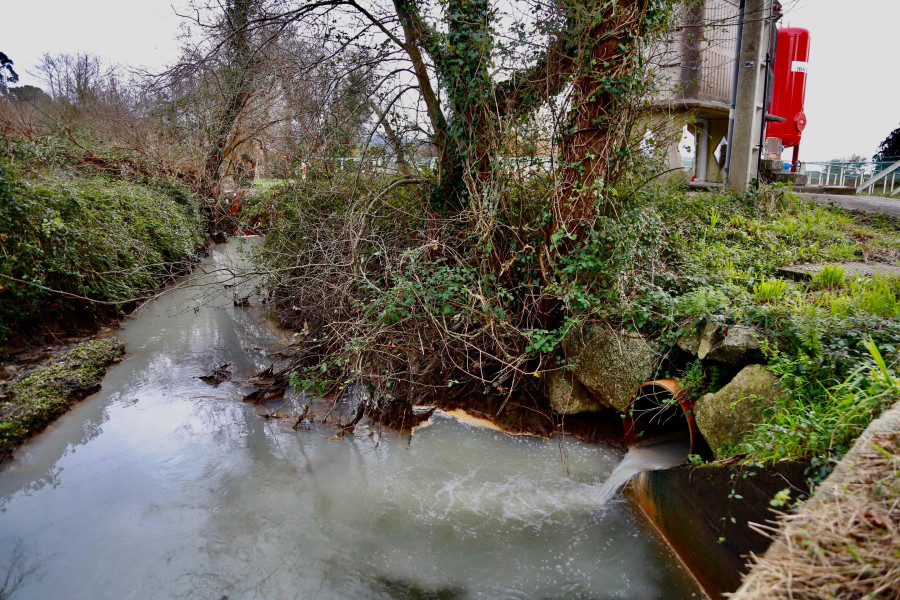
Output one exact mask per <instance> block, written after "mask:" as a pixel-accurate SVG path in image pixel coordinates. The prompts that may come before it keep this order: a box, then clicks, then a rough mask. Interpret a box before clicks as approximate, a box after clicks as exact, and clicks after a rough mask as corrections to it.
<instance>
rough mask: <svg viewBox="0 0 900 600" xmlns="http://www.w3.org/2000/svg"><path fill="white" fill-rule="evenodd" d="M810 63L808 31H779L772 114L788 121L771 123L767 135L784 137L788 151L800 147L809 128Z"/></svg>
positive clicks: (788, 28) (791, 28) (792, 28)
mask: <svg viewBox="0 0 900 600" xmlns="http://www.w3.org/2000/svg"><path fill="white" fill-rule="evenodd" d="M808 61H809V31H808V30H806V29H801V28H800V27H783V28H781V29H779V30H778V46H777V48H776V50H775V69H774V71H775V73H774V77H773V80H772V105H771V106H770V107H769V113H771V114H773V115H777V116H779V117H784V118H785V119H787V121H786V122H784V123H774V122H773V123H769V125H768V127H767V128H766V136H767V137H777V138H781V143H782V144H783V145H784V147H785V148H788V147H790V146H798V145H799V144H800V137H801V136H802V134H803V130H804V129H805V128H806V114H804V112H803V101H804V99H805V97H806V73H807V71H808V66H807V65H808Z"/></svg>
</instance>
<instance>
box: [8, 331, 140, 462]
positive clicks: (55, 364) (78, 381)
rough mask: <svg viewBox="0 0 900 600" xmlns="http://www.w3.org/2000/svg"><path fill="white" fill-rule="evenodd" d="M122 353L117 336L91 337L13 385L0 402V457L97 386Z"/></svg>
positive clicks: (96, 388)
mask: <svg viewBox="0 0 900 600" xmlns="http://www.w3.org/2000/svg"><path fill="white" fill-rule="evenodd" d="M124 353H125V344H123V343H122V342H121V340H118V339H116V338H111V337H110V338H101V339H95V340H90V341H87V342H84V343H82V344H79V345H78V346H76V347H75V348H74V349H72V350H70V351H69V352H67V353H66V354H63V355H62V356H60V357H58V358H56V359H54V360H52V361H50V362H48V363H45V364H42V365H41V366H39V367H37V368H36V369H35V370H34V371H33V372H32V373H31V374H30V375H28V376H27V377H25V378H24V379H22V380H21V381H19V382H18V383H16V384H15V385H13V386H12V387H11V388H10V390H9V391H10V397H9V398H6V399H4V400H3V401H2V402H0V460H2V459H3V458H5V457H7V456H10V455H11V454H12V453H13V451H14V450H15V448H16V447H17V446H18V445H19V444H21V443H22V442H23V441H25V440H26V439H28V438H29V437H31V436H32V435H34V434H35V433H38V432H39V431H41V430H42V429H44V428H45V427H46V426H47V425H48V424H49V423H50V422H52V421H53V420H54V419H56V418H57V417H59V416H60V415H62V414H63V413H65V412H66V411H68V410H69V408H70V406H71V405H72V404H73V403H74V402H76V401H78V400H81V399H82V398H84V397H85V396H87V395H89V394H91V393H93V392H95V391H97V390H98V389H100V380H101V379H102V378H103V375H104V374H105V373H106V370H105V368H106V366H107V365H109V364H110V363H112V362H114V361H116V360H118V359H119V358H121V357H122V355H123V354H124Z"/></svg>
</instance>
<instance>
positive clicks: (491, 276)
mask: <svg viewBox="0 0 900 600" xmlns="http://www.w3.org/2000/svg"><path fill="white" fill-rule="evenodd" d="M550 182H551V179H550V178H545V177H544V176H536V177H532V178H531V179H528V180H526V181H524V182H522V181H515V182H514V181H513V180H511V179H510V180H508V181H505V182H504V183H505V184H506V187H505V188H504V189H503V197H502V201H498V203H497V207H498V208H497V210H496V211H495V212H494V213H493V214H492V219H493V220H492V221H491V223H490V225H491V227H493V228H494V229H493V231H494V232H495V233H494V234H492V235H485V234H484V233H483V232H485V231H491V229H484V223H483V222H482V221H479V219H478V215H468V214H464V215H463V216H461V217H456V218H453V219H437V218H432V219H431V220H429V219H428V218H427V217H425V216H424V215H423V214H422V212H421V211H423V210H426V209H423V207H424V206H427V204H426V201H425V200H424V198H423V194H427V193H428V192H427V190H426V189H421V188H423V186H419V185H414V186H399V187H398V186H395V187H393V188H391V189H389V190H388V191H387V192H379V190H384V185H385V184H386V182H381V181H379V180H378V179H377V178H362V179H357V178H355V177H353V176H342V175H341V174H340V173H311V174H310V177H309V180H308V181H306V182H301V181H295V182H293V183H292V184H291V185H286V186H284V187H282V188H279V189H277V190H276V191H274V192H273V193H272V194H270V196H269V197H268V198H267V199H266V202H264V203H260V204H258V205H257V206H256V207H255V211H256V212H253V210H251V212H250V218H251V220H254V219H256V218H257V216H256V215H258V214H262V213H265V214H266V215H268V216H270V217H271V229H270V232H269V239H268V241H267V244H266V249H265V251H264V257H263V261H264V263H265V264H267V265H268V266H269V267H272V271H271V272H272V284H273V286H274V287H275V289H276V298H277V301H276V306H277V307H278V310H279V313H280V315H281V316H282V317H283V318H285V319H286V320H287V322H288V323H290V324H293V325H294V326H295V327H296V328H297V329H298V330H302V331H304V332H307V333H306V334H305V335H304V341H305V346H304V347H305V349H306V350H307V354H306V355H305V357H304V359H303V360H302V361H301V362H300V363H298V367H297V368H298V373H300V374H299V375H298V377H299V378H301V379H303V380H304V381H307V382H316V385H318V386H319V387H321V388H322V389H326V388H330V389H341V388H343V387H344V386H345V385H346V384H348V383H357V384H359V383H364V384H366V385H369V386H371V388H370V389H372V390H373V392H374V394H373V398H374V401H373V403H374V404H375V405H376V406H377V407H379V408H381V409H387V410H394V409H396V408H397V407H398V406H400V407H402V406H403V405H404V403H406V402H411V401H412V399H413V398H415V399H422V398H425V397H428V396H435V395H441V394H443V395H445V396H446V395H451V396H453V397H457V396H469V397H470V396H471V395H473V394H475V395H479V394H483V395H485V396H498V397H500V398H515V399H516V400H514V401H516V402H525V401H526V399H527V398H529V397H533V398H536V397H540V395H541V394H542V385H543V378H542V377H535V376H534V375H538V376H540V375H541V374H542V373H544V372H545V370H546V369H548V368H550V365H553V364H559V362H558V361H560V360H564V357H562V355H561V353H560V349H559V348H560V342H561V340H562V339H563V337H564V336H565V335H566V334H567V332H569V331H572V330H575V329H576V328H578V327H580V326H581V325H582V324H584V323H587V322H590V321H596V320H600V319H602V320H605V321H607V322H609V323H612V324H620V325H622V326H625V327H627V328H630V329H633V330H638V331H641V332H643V333H644V334H645V335H648V336H650V337H651V338H652V340H653V341H654V343H655V344H656V345H657V348H658V349H659V351H660V353H664V352H665V351H666V349H667V348H670V347H671V346H672V345H673V344H674V341H675V340H676V339H677V338H678V337H679V336H680V335H683V334H684V333H686V332H688V331H691V330H693V329H694V328H696V326H697V324H698V323H702V322H710V321H714V322H717V323H720V324H723V325H728V324H744V325H750V326H752V327H754V328H755V329H756V330H758V331H761V332H764V333H765V336H764V337H765V339H766V342H765V344H764V347H763V351H764V354H765V357H766V359H767V361H768V362H769V368H770V369H771V370H772V371H773V372H775V373H776V374H777V375H778V376H780V377H781V381H782V388H783V390H784V393H783V395H782V397H781V399H780V401H779V403H778V404H777V405H776V406H774V407H772V408H770V409H768V411H767V413H766V415H765V423H764V424H763V425H762V426H760V428H759V430H758V431H755V432H752V434H751V435H749V436H748V437H747V438H746V439H745V440H743V441H742V442H741V443H740V444H737V445H735V446H734V447H733V448H731V451H733V452H734V453H738V452H747V453H749V460H762V461H771V460H777V459H779V458H785V457H789V458H814V457H817V458H816V460H818V461H820V462H822V463H823V464H825V463H827V462H828V461H829V460H830V458H831V457H833V456H838V455H840V454H841V453H842V452H843V451H845V450H846V448H847V444H849V443H850V442H851V441H852V439H854V437H855V436H856V435H857V434H858V432H859V430H860V429H861V428H862V427H864V426H865V424H866V423H868V421H869V420H870V419H871V418H872V417H873V416H875V415H877V414H878V413H879V412H880V410H881V409H882V408H883V407H884V406H885V405H886V404H889V403H890V401H891V400H892V399H893V398H894V397H895V396H894V394H895V392H896V387H893V386H891V385H886V384H884V381H883V377H882V376H881V375H879V373H882V370H881V369H880V367H878V366H877V364H876V362H877V361H876V359H875V358H874V356H875V355H874V354H873V350H872V348H874V349H877V351H880V352H881V354H880V356H883V357H884V361H885V362H884V369H885V370H886V372H888V373H890V372H891V370H892V369H893V368H894V367H893V363H894V362H895V361H896V356H897V354H896V348H897V347H898V345H900V326H898V323H897V321H896V320H895V319H894V317H895V316H896V315H897V314H898V299H900V281H898V280H896V279H892V278H887V277H871V278H847V277H845V275H844V273H843V269H842V268H841V267H839V266H836V265H835V263H836V261H842V260H853V259H856V260H859V259H862V258H864V257H865V258H868V259H869V260H880V261H883V262H893V261H895V260H896V259H897V257H898V256H900V235H898V234H900V227H898V224H897V223H896V222H895V221H892V220H890V219H887V218H880V217H878V218H873V217H870V216H860V215H853V214H850V213H846V212H844V211H840V210H834V209H829V208H824V207H821V206H818V205H815V204H812V203H807V202H803V201H800V200H798V199H797V198H796V197H794V196H792V195H790V194H788V193H786V192H784V191H783V190H782V189H780V188H765V189H763V190H761V191H760V192H751V193H748V194H745V195H742V196H734V195H732V194H728V193H707V194H697V193H688V192H685V191H680V190H679V189H677V188H671V187H664V186H660V187H651V186H644V187H642V188H640V189H635V188H631V187H629V184H627V183H626V184H622V185H620V186H619V187H618V188H617V189H615V190H610V191H609V193H610V194H613V195H615V196H616V197H618V198H620V199H626V200H624V201H623V202H622V208H621V209H620V211H619V212H618V214H617V215H616V216H615V218H613V217H602V216H601V217H598V218H597V219H596V220H595V221H594V222H593V223H592V226H591V227H590V228H589V229H587V230H586V231H585V232H584V234H583V236H582V237H581V238H580V239H579V237H578V236H576V235H574V234H569V233H568V232H566V231H564V230H563V231H558V232H556V233H555V234H554V235H553V236H552V237H551V239H550V241H549V246H547V247H546V248H544V247H542V240H541V237H542V232H543V231H545V229H544V228H545V227H546V224H547V223H548V219H549V214H548V211H549V196H550V195H551V193H552V192H551V189H552V188H551V186H550ZM354 193H358V194H359V195H360V196H361V197H362V198H364V200H357V199H356V198H355V197H354V195H353V194H354ZM561 248H565V251H564V252H557V251H555V250H559V249H561ZM548 249H549V251H548ZM805 261H817V262H822V261H825V262H828V263H831V265H832V266H830V267H829V268H826V269H825V270H824V271H823V274H821V275H819V276H818V277H816V278H814V279H813V280H811V281H808V282H794V281H786V280H782V279H780V278H779V277H778V274H777V269H778V267H780V266H782V265H785V264H793V263H799V262H805ZM296 265H302V268H297V267H296ZM548 306H549V307H551V310H550V311H549V313H548V312H547V307H548ZM873 344H874V345H873ZM438 367H439V368H438ZM667 374H668V375H671V376H675V377H678V378H679V379H680V380H681V381H682V383H683V384H685V385H686V386H687V387H688V388H689V394H690V395H691V396H692V397H694V398H699V397H700V396H701V395H702V394H704V393H707V392H710V391H712V392H714V391H716V390H717V389H719V388H720V387H721V386H722V385H724V384H725V383H727V379H726V378H723V377H724V376H725V375H726V373H721V372H719V371H718V369H717V368H716V367H714V366H713V367H710V366H704V365H702V364H701V363H699V362H694V363H690V364H688V365H686V367H676V368H675V371H674V372H669V373H667ZM879 378H881V379H879ZM451 383H452V385H451ZM801 421H803V422H806V425H804V424H802V423H801ZM813 425H814V426H815V430H814V431H813V429H812V428H813Z"/></svg>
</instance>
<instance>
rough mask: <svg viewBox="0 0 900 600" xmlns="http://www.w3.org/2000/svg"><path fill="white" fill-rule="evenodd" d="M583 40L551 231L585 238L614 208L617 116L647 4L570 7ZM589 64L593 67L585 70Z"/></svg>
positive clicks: (633, 0) (630, 1) (630, 0)
mask: <svg viewBox="0 0 900 600" xmlns="http://www.w3.org/2000/svg"><path fill="white" fill-rule="evenodd" d="M570 4H571V7H570V10H571V11H573V13H574V19H575V21H576V27H578V32H579V38H578V42H577V48H576V56H575V60H574V63H575V64H576V65H582V68H581V69H578V70H577V71H576V75H575V77H574V78H573V80H572V87H573V92H572V106H571V109H570V113H569V127H568V129H567V131H566V132H565V134H564V135H563V140H562V157H563V162H564V173H563V185H562V186H561V188H560V190H559V191H558V193H557V194H556V196H555V198H554V202H553V229H554V230H559V229H567V230H569V231H574V232H575V233H576V235H578V236H581V235H582V234H583V229H584V225H586V224H588V223H590V222H591V221H592V220H593V218H594V217H595V216H596V215H597V214H598V208H599V214H600V215H606V214H610V213H611V212H612V210H614V208H615V207H614V205H613V204H612V201H611V199H610V198H609V196H608V195H607V193H606V189H605V183H606V182H605V180H606V176H607V174H608V167H609V164H610V158H611V156H612V155H613V153H614V152H615V150H616V149H617V147H618V146H619V144H621V142H622V140H621V138H620V137H619V135H618V133H619V131H621V128H620V123H619V122H618V121H617V117H618V116H619V115H617V111H618V110H619V109H620V108H621V107H622V105H623V100H624V99H625V98H624V95H625V94H627V92H628V87H629V86H630V83H629V78H630V77H631V76H632V75H633V73H634V67H635V60H636V58H637V57H638V49H637V48H635V45H634V43H635V38H637V37H638V36H639V35H640V34H641V30H642V23H643V21H644V17H645V15H646V12H647V0H612V1H608V0H607V1H604V0H595V1H593V2H586V3H585V2H573V3H570ZM586 65H590V66H589V67H585V66H586Z"/></svg>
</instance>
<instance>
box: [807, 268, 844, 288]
mask: <svg viewBox="0 0 900 600" xmlns="http://www.w3.org/2000/svg"><path fill="white" fill-rule="evenodd" d="M813 281H815V283H816V284H818V285H819V287H822V288H825V289H835V288H839V287H841V286H842V285H844V267H842V266H841V265H837V264H834V265H823V266H822V268H821V269H820V270H819V272H818V273H816V274H815V276H814V277H813Z"/></svg>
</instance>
